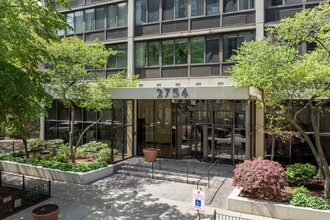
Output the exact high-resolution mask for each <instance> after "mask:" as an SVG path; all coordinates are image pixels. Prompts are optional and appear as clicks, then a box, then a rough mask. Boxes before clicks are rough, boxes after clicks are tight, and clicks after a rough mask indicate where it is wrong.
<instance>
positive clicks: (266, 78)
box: [229, 2, 330, 198]
mask: <svg viewBox="0 0 330 220" xmlns="http://www.w3.org/2000/svg"><path fill="white" fill-rule="evenodd" d="M329 15H330V3H329V2H324V3H320V5H319V6H317V7H315V8H313V9H311V10H310V9H306V10H303V11H302V12H301V13H298V14H296V16H295V17H294V18H286V19H284V20H282V21H281V23H280V24H279V25H276V26H275V27H274V28H272V29H271V30H270V31H271V32H272V33H274V34H273V38H272V39H263V40H261V41H256V42H249V43H244V44H243V46H242V47H241V48H239V51H237V55H234V56H232V57H231V59H230V60H231V61H237V62H238V63H237V64H236V65H234V66H233V67H232V68H231V69H230V70H229V72H230V73H232V74H233V78H232V80H233V81H234V82H235V83H236V85H237V86H238V87H242V86H249V87H254V88H256V90H257V92H258V96H257V97H258V100H259V103H260V104H263V106H264V109H265V113H266V114H268V115H270V116H274V118H276V120H277V121H284V122H286V123H288V124H290V125H291V126H293V127H294V129H296V130H297V131H298V132H299V133H300V135H301V136H302V137H303V139H304V140H305V141H306V142H307V143H308V145H309V147H310V149H311V151H312V153H313V155H314V157H315V159H316V162H317V164H318V167H319V169H320V170H321V176H322V178H323V180H324V186H325V197H326V198H330V171H329V169H328V162H327V160H326V157H325V155H324V151H323V147H325V146H323V147H322V144H321V140H320V133H319V130H318V126H317V114H318V112H320V111H322V110H323V109H325V107H326V104H328V103H329V102H330V65H329V64H330V41H329V37H330V32H329V30H330V22H329ZM303 41H306V42H308V43H316V45H317V47H316V49H315V50H313V51H312V52H308V53H306V54H305V55H302V56H301V55H299V53H298V50H297V46H298V43H300V42H303ZM306 112H307V113H308V112H309V119H310V121H311V124H312V128H313V135H312V136H311V135H308V132H306V131H305V130H304V129H303V127H302V126H301V124H300V123H299V117H300V115H301V114H303V113H304V114H306Z"/></svg>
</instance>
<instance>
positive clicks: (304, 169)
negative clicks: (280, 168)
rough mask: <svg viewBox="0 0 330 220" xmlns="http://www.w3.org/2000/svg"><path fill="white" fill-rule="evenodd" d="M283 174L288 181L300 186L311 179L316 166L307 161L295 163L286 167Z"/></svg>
mask: <svg viewBox="0 0 330 220" xmlns="http://www.w3.org/2000/svg"><path fill="white" fill-rule="evenodd" d="M285 174H286V177H287V179H288V181H289V183H291V184H293V185H297V186H301V185H305V184H307V183H308V182H309V181H311V180H312V178H313V177H314V176H315V174H316V167H315V166H313V165H311V164H309V163H305V164H302V163H295V164H293V165H288V166H287V167H286V171H285Z"/></svg>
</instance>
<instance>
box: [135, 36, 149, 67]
mask: <svg viewBox="0 0 330 220" xmlns="http://www.w3.org/2000/svg"><path fill="white" fill-rule="evenodd" d="M146 60H147V43H146V42H141V43H136V44H135V65H136V66H137V67H143V66H146Z"/></svg>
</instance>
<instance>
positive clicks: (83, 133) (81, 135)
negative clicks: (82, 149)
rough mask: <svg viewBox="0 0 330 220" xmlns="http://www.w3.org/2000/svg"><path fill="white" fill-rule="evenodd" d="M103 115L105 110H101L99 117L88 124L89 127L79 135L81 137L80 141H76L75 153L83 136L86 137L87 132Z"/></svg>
mask: <svg viewBox="0 0 330 220" xmlns="http://www.w3.org/2000/svg"><path fill="white" fill-rule="evenodd" d="M102 115H103V112H102V111H101V113H100V116H99V118H98V119H97V120H96V121H95V122H94V123H93V124H91V125H89V126H87V128H85V130H84V131H83V132H82V133H81V134H80V135H79V139H78V141H77V143H76V146H75V147H74V150H73V154H74V155H75V154H76V151H77V148H78V147H79V144H80V142H81V140H82V138H83V137H84V135H85V134H86V132H87V131H88V130H89V129H90V128H91V127H93V126H94V125H96V123H98V122H99V121H100V120H101V118H102Z"/></svg>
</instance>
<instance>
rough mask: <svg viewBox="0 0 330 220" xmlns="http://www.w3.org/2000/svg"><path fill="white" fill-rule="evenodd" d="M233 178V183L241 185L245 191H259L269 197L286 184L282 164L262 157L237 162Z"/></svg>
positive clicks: (277, 193)
mask: <svg viewBox="0 0 330 220" xmlns="http://www.w3.org/2000/svg"><path fill="white" fill-rule="evenodd" d="M233 180H234V181H233V185H234V186H238V187H243V191H245V192H249V193H260V194H263V195H264V196H269V197H274V196H276V195H279V194H280V193H281V190H282V189H284V187H285V186H287V185H288V183H287V180H286V178H285V169H284V168H283V167H282V165H281V164H280V163H278V162H275V161H270V160H264V159H262V157H258V158H254V159H253V160H245V161H244V163H241V164H237V165H236V169H235V170H234V177H233Z"/></svg>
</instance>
